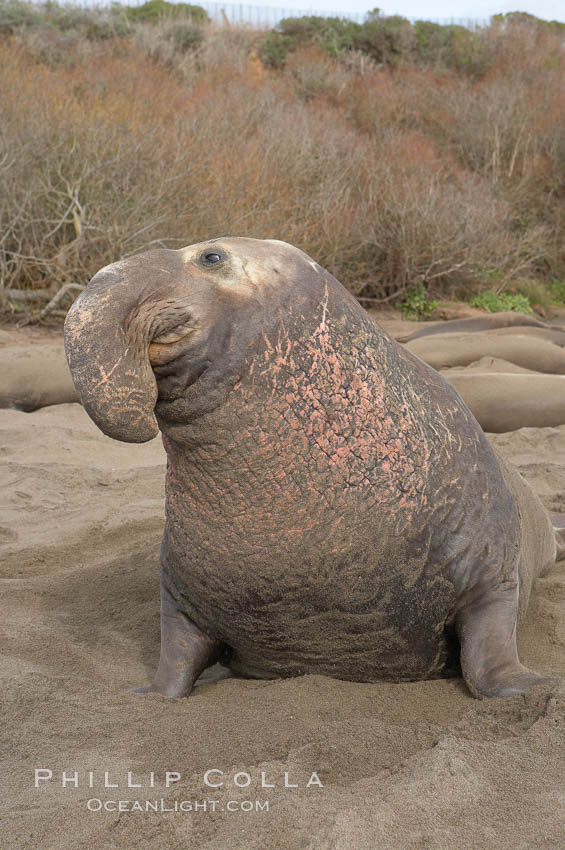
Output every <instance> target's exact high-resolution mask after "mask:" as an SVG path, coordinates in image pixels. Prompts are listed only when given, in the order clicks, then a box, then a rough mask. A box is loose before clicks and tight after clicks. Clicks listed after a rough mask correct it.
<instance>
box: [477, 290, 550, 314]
mask: <svg viewBox="0 0 565 850" xmlns="http://www.w3.org/2000/svg"><path fill="white" fill-rule="evenodd" d="M469 303H470V304H471V306H472V307H478V308H479V309H481V310H486V312H487V313H499V312H504V311H507V310H512V311H514V312H516V313H528V314H532V313H533V312H534V311H533V310H532V306H531V304H530V301H529V299H528V298H527V297H526V296H525V295H521V294H519V293H514V294H513V293H510V292H494V291H493V290H491V289H486V290H485V291H484V292H481V293H479V294H478V295H475V296H474V297H473V298H471V300H470V301H469Z"/></svg>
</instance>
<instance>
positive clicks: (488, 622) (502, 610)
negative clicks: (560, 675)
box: [455, 584, 553, 698]
mask: <svg viewBox="0 0 565 850" xmlns="http://www.w3.org/2000/svg"><path fill="white" fill-rule="evenodd" d="M517 618H518V589H517V587H516V586H513V585H508V584H506V585H503V586H501V587H498V588H496V589H490V590H488V591H486V592H485V593H484V594H483V595H482V596H480V597H479V598H477V599H475V600H473V601H472V602H470V603H468V604H467V605H465V607H464V608H463V609H462V610H461V611H460V612H459V613H458V615H457V618H456V620H455V626H456V630H457V633H458V635H459V640H460V643H461V669H462V671H463V678H464V679H465V683H466V685H467V687H468V688H469V690H470V691H471V693H472V694H473V696H475V697H479V698H482V697H510V696H514V695H515V694H521V693H524V692H525V691H528V690H530V688H533V687H535V686H536V685H543V684H547V683H549V682H551V681H553V680H552V679H549V678H544V677H543V676H540V675H538V673H534V672H533V671H532V670H528V668H527V667H524V666H523V664H520V661H519V659H518V651H517V649H516V621H517Z"/></svg>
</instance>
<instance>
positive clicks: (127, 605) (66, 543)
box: [0, 405, 565, 850]
mask: <svg viewBox="0 0 565 850" xmlns="http://www.w3.org/2000/svg"><path fill="white" fill-rule="evenodd" d="M0 428H1V430H2V445H3V446H4V448H3V461H4V464H3V475H4V478H3V487H2V493H3V500H4V510H3V512H2V521H1V528H0V535H1V540H2V543H3V545H2V555H3V558H2V562H3V567H2V570H3V572H2V576H3V578H2V582H3V585H2V590H3V600H4V601H3V611H4V617H3V630H2V631H3V635H2V637H3V647H4V651H3V656H2V674H3V688H2V693H3V696H4V719H3V724H2V735H3V737H4V743H3V752H4V754H5V756H7V758H5V766H6V767H5V769H6V772H5V777H6V779H5V782H4V792H3V802H4V806H5V809H6V813H5V817H4V825H3V833H2V842H1V843H2V845H3V846H5V847H10V848H12V847H13V848H34V850H36V848H38V847H40V848H42V850H51V848H53V850H55V848H57V850H59V848H63V847H64V848H69V847H72V848H73V850H81V849H82V848H84V850H92V848H96V850H105V849H106V848H117V849H118V850H125V848H128V850H129V848H148V850H149V848H151V850H160V848H183V850H187V848H188V850H191V848H199V850H243V848H245V850H265V848H268V850H299V848H301V850H363V849H364V848H367V850H375V848H377V847H378V848H379V850H387V849H388V848H391V850H392V848H394V850H398V848H403V849H404V848H423V847H433V848H440V847H441V848H451V847H465V848H481V850H482V848H485V847H493V846H496V847H497V848H503V850H504V848H512V850H514V848H516V847H536V848H537V847H555V848H557V847H560V846H562V842H563V834H564V830H565V809H564V807H563V805H562V787H563V765H564V763H565V690H564V689H563V687H561V686H560V685H556V686H554V687H548V688H540V689H536V690H535V691H534V692H533V693H531V694H529V695H527V696H525V697H515V698H512V699H508V700H485V701H477V700H473V699H472V697H470V696H469V694H468V692H467V691H466V689H465V687H464V686H463V684H462V682H461V680H458V679H454V680H436V681H431V682H421V683H415V684H402V685H394V684H368V685H367V684H354V683H351V682H339V681H335V680H332V679H328V678H325V677H320V676H307V677H304V678H299V679H294V680H286V681H273V682H264V681H261V682H256V681H250V680H239V679H235V678H225V679H223V680H220V681H214V679H218V678H219V675H218V674H220V675H221V670H218V668H216V670H215V671H213V672H212V675H211V676H210V675H208V677H207V682H205V683H204V684H201V685H199V686H198V687H197V689H196V691H195V693H194V694H193V695H192V696H191V697H190V698H189V699H186V700H179V701H172V702H170V701H167V700H165V699H164V698H162V697H160V696H158V695H148V696H140V695H136V694H134V693H132V688H133V687H135V686H138V685H141V684H145V683H147V682H148V681H149V679H150V676H151V674H152V672H153V671H154V669H155V665H156V662H157V656H158V652H159V591H158V549H159V540H160V536H161V532H162V526H163V496H162V494H163V483H164V452H163V449H162V446H161V444H160V440H159V439H157V440H154V441H152V442H151V443H148V444H144V445H125V444H119V443H115V442H113V441H111V440H109V439H108V438H106V437H104V436H103V435H102V434H101V433H100V432H99V431H97V430H96V428H95V426H94V425H93V424H92V423H91V422H90V421H89V420H88V418H87V416H86V414H85V413H84V411H83V410H82V408H81V407H80V406H78V405H59V406H57V407H47V408H44V409H43V410H40V411H37V412H35V413H23V412H19V411H14V410H3V411H0ZM492 440H493V443H495V444H496V445H497V447H498V448H499V449H500V450H501V451H502V452H503V453H504V455H505V456H507V457H509V458H510V459H513V460H515V461H516V462H517V463H518V465H519V467H520V469H521V470H522V472H523V473H524V474H525V475H526V477H527V478H528V479H529V480H530V481H531V482H532V483H533V485H534V487H535V488H536V490H537V492H538V493H539V494H540V496H541V498H542V500H543V501H544V503H545V504H546V506H547V507H548V508H551V509H553V510H555V511H563V510H565V475H564V467H565V427H563V428H548V429H538V430H531V429H523V430H521V431H517V432H515V433H513V434H501V435H497V436H494V437H493V438H492ZM218 533H221V531H220V530H219V532H218ZM519 641H520V652H521V657H522V660H523V661H524V663H526V664H528V665H531V666H532V667H533V668H535V669H536V670H538V671H540V672H542V673H553V674H558V675H562V674H563V673H564V671H565V567H564V566H560V567H559V568H558V569H556V570H555V571H554V572H552V573H551V575H550V576H548V577H546V578H544V579H542V580H540V581H538V583H537V585H536V589H535V593H534V597H533V601H532V603H531V607H530V611H529V614H528V617H527V620H526V621H525V623H524V624H523V625H522V626H521V628H520V634H519ZM35 768H38V769H39V768H41V769H44V770H51V771H52V774H53V777H52V781H50V782H42V783H41V784H40V787H38V788H35V787H34V769H35ZM209 770H215V771H222V772H223V773H219V772H215V773H212V774H211V775H210V780H211V781H212V782H214V783H218V782H220V781H223V783H224V784H223V785H222V786H219V787H209V786H207V785H206V784H205V781H204V775H205V773H206V771H209ZM62 771H67V776H69V777H71V779H72V778H73V774H74V772H75V771H76V772H78V777H77V779H78V785H79V787H78V788H75V787H73V785H72V784H70V785H67V787H66V788H64V789H63V788H62V787H61V777H62ZM88 771H93V776H92V786H93V787H89V775H88ZM104 771H107V772H108V783H109V784H112V785H115V784H117V785H118V786H119V787H118V788H113V787H107V788H105V787H104ZM128 771H131V777H130V780H131V781H130V784H137V785H141V786H142V787H141V788H131V787H130V788H128V787H127V782H128V776H127V773H128ZM166 771H177V772H178V773H180V774H181V779H180V781H178V782H175V783H173V784H172V786H171V787H169V788H167V787H165V772H166ZM151 772H154V781H153V787H151V784H152V783H151V776H150V774H151ZM285 773H286V774H287V775H288V776H287V784H290V785H297V786H298V787H290V788H285V787H284V784H285ZM313 773H316V774H317V776H318V777H319V780H320V782H321V783H322V785H323V787H322V788H320V787H319V786H318V784H316V783H315V782H314V784H311V785H310V787H308V782H309V781H310V780H311V779H312V774H313ZM238 774H239V775H238ZM262 774H264V782H263V784H267V785H268V786H274V787H261V782H262ZM43 775H46V774H43ZM247 777H249V784H247V782H248V778H247ZM108 783H107V784H108ZM238 783H239V784H238ZM120 800H122V801H126V802H124V804H123V806H124V808H125V809H126V810H124V811H122V812H119V811H117V810H116V805H117V804H116V803H115V802H112V801H120ZM136 800H137V801H139V805H140V806H141V807H142V808H143V807H145V806H146V801H149V804H150V807H151V806H154V805H158V807H161V803H160V801H161V800H163V801H164V806H165V808H168V809H171V808H174V804H175V801H176V803H177V804H179V805H180V803H182V802H183V801H188V803H190V804H191V805H192V806H193V807H194V803H195V801H197V802H198V803H199V805H200V808H198V809H197V810H196V811H192V812H191V811H184V812H183V811H180V810H179V811H177V812H174V811H152V810H150V811H135V810H131V807H132V806H133V805H134V804H133V801H136ZM88 801H91V803H90V806H91V808H92V807H93V808H96V807H97V806H98V805H99V804H100V805H104V804H106V805H107V806H108V808H109V809H110V810H106V811H105V810H102V811H89V809H88V805H89V803H88ZM92 801H94V802H92ZM98 801H100V803H99V802H98ZM246 801H249V802H248V803H247V802H246ZM256 801H259V806H263V805H264V804H265V802H266V801H267V802H268V806H269V808H268V811H267V810H256ZM204 806H206V807H204ZM185 807H186V804H185ZM249 807H251V809H252V810H250V811H248V810H246V809H248V808H249ZM128 808H129V810H127V809H128ZM213 808H214V809H215V811H213ZM230 809H233V811H230Z"/></svg>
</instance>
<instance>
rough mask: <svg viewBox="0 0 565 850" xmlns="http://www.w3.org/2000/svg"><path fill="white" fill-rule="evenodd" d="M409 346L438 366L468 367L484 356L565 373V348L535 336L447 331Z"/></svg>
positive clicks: (417, 340)
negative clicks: (448, 332)
mask: <svg viewBox="0 0 565 850" xmlns="http://www.w3.org/2000/svg"><path fill="white" fill-rule="evenodd" d="M405 345H406V347H407V348H408V349H409V350H410V351H412V352H413V353H414V354H416V355H417V356H418V357H421V358H422V360H425V362H426V363H428V364H429V365H430V366H433V367H434V369H445V368H449V367H451V366H468V365H469V363H473V362H474V361H476V360H478V359H479V358H481V357H484V356H490V357H496V358H499V359H501V360H509V361H510V362H511V363H515V364H516V365H517V366H523V367H524V368H525V369H532V370H533V371H535V372H548V373H551V374H558V375H563V374H565V351H564V350H563V349H562V348H560V347H559V346H558V345H554V344H553V343H552V342H547V341H546V340H543V339H536V338H535V337H531V336H520V334H519V333H516V335H512V336H493V335H492V334H490V333H480V332H479V333H468V334H444V335H442V336H434V337H422V338H421V339H415V340H413V341H412V342H407V343H405Z"/></svg>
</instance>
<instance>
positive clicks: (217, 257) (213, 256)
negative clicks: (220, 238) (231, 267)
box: [200, 251, 224, 266]
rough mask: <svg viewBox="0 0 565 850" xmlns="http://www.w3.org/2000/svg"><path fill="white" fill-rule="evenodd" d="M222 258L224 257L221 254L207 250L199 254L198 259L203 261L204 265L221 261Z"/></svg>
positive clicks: (212, 264)
mask: <svg viewBox="0 0 565 850" xmlns="http://www.w3.org/2000/svg"><path fill="white" fill-rule="evenodd" d="M223 259H224V258H223V256H222V255H221V254H217V253H216V252H215V251H209V252H208V253H206V254H203V255H202V256H201V258H200V261H201V262H202V263H204V265H205V266H215V265H216V263H221V262H222V260H223Z"/></svg>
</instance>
